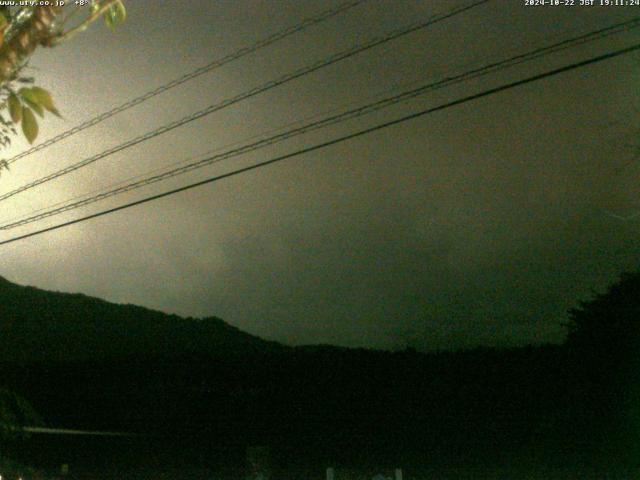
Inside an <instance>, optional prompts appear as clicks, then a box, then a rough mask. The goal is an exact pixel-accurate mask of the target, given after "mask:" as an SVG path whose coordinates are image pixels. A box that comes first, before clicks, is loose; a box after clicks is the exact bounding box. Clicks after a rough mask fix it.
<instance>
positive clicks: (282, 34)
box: [7, 0, 367, 164]
mask: <svg viewBox="0 0 640 480" xmlns="http://www.w3.org/2000/svg"><path fill="white" fill-rule="evenodd" d="M366 1H367V0H354V1H350V2H346V3H343V4H341V5H339V6H338V7H336V8H334V9H331V10H325V11H323V12H322V13H320V14H319V15H317V16H315V17H309V18H306V19H304V20H303V21H302V22H300V23H298V24H297V25H293V26H291V27H288V28H285V29H283V30H280V31H279V32H276V33H274V34H273V35H270V36H268V37H266V38H264V39H262V40H259V41H258V42H256V43H254V44H253V45H250V46H247V47H244V48H241V49H240V50H237V51H235V52H233V53H230V54H229V55H226V56H224V57H222V58H218V59H216V60H213V61H212V62H210V63H208V64H207V65H204V66H202V67H199V68H197V69H195V70H193V71H191V72H188V73H185V74H184V75H182V76H181V77H178V78H175V79H173V80H171V81H170V82H167V83H165V84H164V85H161V86H159V87H157V88H155V89H154V90H150V91H148V92H146V93H144V94H142V95H140V96H139V97H136V98H133V99H131V100H129V101H127V102H125V103H123V104H122V105H119V106H117V107H115V108H113V109H111V110H109V111H107V112H104V113H101V114H100V115H97V116H95V117H93V118H91V119H89V120H87V121H85V122H83V123H81V124H79V125H76V126H75V127H73V128H71V129H69V130H66V131H64V132H62V133H60V134H58V135H56V136H55V137H52V138H50V139H48V140H46V141H45V142H43V143H41V144H39V145H36V146H34V147H31V148H29V149H28V150H25V151H24V152H21V153H19V154H18V155H15V156H14V157H11V158H10V159H8V160H7V163H8V164H12V163H14V162H16V161H17V160H20V159H21V158H24V157H26V156H27V155H31V154H32V153H35V152H38V151H40V150H43V149H45V148H47V147H50V146H51V145H54V144H56V143H58V142H60V141H61V140H64V139H65V138H68V137H70V136H72V135H75V134H76V133H78V132H81V131H83V130H86V129H87V128H89V127H92V126H94V125H97V124H98V123H101V122H103V121H105V120H106V119H108V118H111V117H113V116H114V115H117V114H118V113H122V112H124V111H125V110H129V109H130V108H133V107H135V106H136V105H139V104H141V103H143V102H146V101H147V100H149V99H151V98H153V97H155V96H156V95H160V94H161V93H164V92H166V91H167V90H171V89H172V88H174V87H177V86H179V85H182V84H183V83H186V82H188V81H190V80H193V79H194V78H197V77H199V76H201V75H204V74H205V73H209V72H211V71H212V70H215V69H217V68H220V67H222V66H224V65H226V64H228V63H231V62H233V61H235V60H238V59H240V58H242V57H244V56H246V55H249V54H251V53H253V52H256V51H258V50H260V49H262V48H265V47H267V46H269V45H271V44H273V43H276V42H278V41H280V40H283V39H284V38H286V37H289V36H291V35H293V34H295V33H298V32H302V31H304V30H306V29H307V28H309V27H311V26H313V25H317V24H318V23H321V22H324V21H325V20H328V19H330V18H332V17H335V16H336V15H339V14H341V13H343V12H346V11H347V10H350V9H352V8H354V7H356V6H358V5H360V4H362V3H364V2H366Z"/></svg>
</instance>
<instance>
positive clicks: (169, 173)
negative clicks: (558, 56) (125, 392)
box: [0, 17, 640, 230]
mask: <svg viewBox="0 0 640 480" xmlns="http://www.w3.org/2000/svg"><path fill="white" fill-rule="evenodd" d="M638 26H640V17H638V18H635V19H633V20H629V21H626V22H621V23H617V24H614V25H611V26H608V27H605V28H602V29H600V30H596V31H592V32H589V33H586V34H581V35H578V36H576V37H573V38H570V39H566V40H563V41H560V42H557V43H554V44H552V45H549V46H546V47H540V48H537V49H534V50H532V51H529V52H526V53H522V54H519V55H515V56H513V57H510V58H507V59H504V60H500V61H498V62H493V63H490V64H488V65H484V66H482V67H479V68H475V69H472V70H470V71H467V72H464V73H461V74H458V75H455V76H450V77H446V78H444V79H442V80H439V81H436V82H432V83H428V84H425V85H421V86H419V87H418V88H414V89H411V90H408V91H404V92H401V93H399V94H396V95H393V96H391V97H387V98H384V99H381V100H378V101H375V102H372V103H369V104H367V105H364V106H360V107H358V108H355V109H351V110H347V111H345V112H342V113H339V114H337V115H332V116H329V117H326V118H323V119H320V120H317V121H314V122H311V123H308V124H306V125H303V126H301V127H298V128H295V129H292V130H289V131H286V132H283V133H279V134H276V135H273V136H271V137H268V138H264V139H261V140H259V141H256V142H253V143H249V144H246V145H242V146H240V147H238V148H235V149H231V150H228V151H226V152H223V153H220V154H216V155H214V156H211V157H208V158H205V159H201V160H198V161H195V162H191V161H190V162H189V163H187V162H181V163H182V165H181V166H179V167H175V168H173V169H171V170H166V171H163V172H162V173H159V174H156V175H152V176H147V177H146V178H142V179H140V180H136V181H133V182H130V183H128V184H122V183H121V184H120V185H119V186H118V187H117V188H114V189H111V190H108V191H106V192H101V193H97V194H95V195H91V196H89V197H87V198H83V199H82V200H78V201H73V200H72V201H71V203H67V204H65V205H63V206H60V207H57V208H50V209H48V210H46V211H44V212H42V213H36V214H32V215H27V216H22V217H21V218H20V219H16V220H14V221H9V222H8V223H5V224H4V225H0V230H8V229H11V228H16V227H19V226H23V225H27V224H30V223H34V222H36V221H39V220H42V219H44V218H48V217H51V216H54V215H58V214H61V213H64V212H68V211H71V210H75V209H77V208H80V207H84V206H87V205H90V204H92V203H95V202H98V201H101V200H105V199H107V198H110V197H113V196H116V195H120V194H123V193H126V192H129V191H132V190H136V189H138V188H141V187H144V186H147V185H151V184H153V183H157V182H160V181H164V180H166V179H168V178H172V177H175V176H178V175H182V174H184V173H187V172H190V171H192V170H196V169H199V168H203V167H205V166H208V165H211V164H213V163H217V162H220V161H222V160H226V159H229V158H232V157H237V156H240V155H244V154H246V153H249V152H253V151H255V150H257V149H259V148H263V147H266V146H269V145H273V144H275V143H279V142H281V141H284V140H287V139H290V138H292V137H295V136H298V135H302V134H305V133H308V132H310V131H313V130H317V129H319V128H323V127H326V126H329V125H334V124H337V123H341V122H344V121H346V120H350V119H353V118H356V117H360V116H363V115H366V114H369V113H372V112H374V111H377V110H380V109H383V108H386V107H389V106H391V105H394V104H397V103H399V102H402V101H405V100H408V99H411V98H415V97H417V96H420V95H423V94H424V93H426V92H428V91H433V90H437V89H440V88H444V87H448V86H451V85H454V84H457V83H461V82H463V81H468V80H471V79H474V78H477V77H480V76H483V75H487V74H490V73H495V72H497V71H500V70H503V69H505V68H509V67H512V66H514V65H518V64H521V63H523V62H527V61H531V60H534V59H537V58H541V57H543V56H546V55H550V54H552V53H556V52H558V51H561V50H565V49H567V48H572V47H575V46H576V45H582V44H585V43H587V42H591V41H594V40H599V39H601V38H604V37H607V36H609V35H611V34H613V33H620V32H622V31H625V30H629V29H631V28H637V27H638ZM185 163H187V164H186V165H185ZM34 213H35V212H34Z"/></svg>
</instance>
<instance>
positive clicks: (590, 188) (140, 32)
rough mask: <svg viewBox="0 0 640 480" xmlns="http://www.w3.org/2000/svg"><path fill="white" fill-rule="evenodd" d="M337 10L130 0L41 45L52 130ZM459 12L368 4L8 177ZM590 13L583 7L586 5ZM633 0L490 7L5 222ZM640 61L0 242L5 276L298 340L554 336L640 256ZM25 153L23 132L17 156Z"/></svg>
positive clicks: (41, 75) (447, 2)
mask: <svg viewBox="0 0 640 480" xmlns="http://www.w3.org/2000/svg"><path fill="white" fill-rule="evenodd" d="M339 3H340V2H339V1H335V2H334V1H324V0H323V1H301V0H266V1H257V0H253V1H248V0H225V1H211V0H190V1H188V2H187V1H177V0H176V1H161V2H158V1H144V0H137V1H128V2H127V7H128V10H129V18H128V20H127V22H126V24H125V25H123V26H122V28H120V29H119V30H118V31H117V32H115V33H113V32H110V31H109V30H108V29H106V28H105V27H104V25H102V24H96V25H95V26H94V27H93V28H92V29H91V30H90V31H89V32H87V33H85V34H83V35H82V36H80V37H77V38H76V39H75V40H74V41H72V42H70V43H68V44H66V45H64V46H61V47H59V48H57V49H55V50H42V51H40V52H39V53H38V54H37V55H36V56H35V57H34V59H33V61H32V63H31V65H32V66H33V70H32V74H33V75H35V76H36V78H37V82H38V84H40V85H41V86H43V87H45V88H48V89H50V90H51V91H52V92H53V93H54V95H55V99H56V102H57V104H58V106H59V108H60V110H61V111H62V113H63V115H64V117H65V118H64V120H58V119H55V118H54V117H51V118H49V119H48V120H47V121H46V122H45V123H44V124H43V125H42V129H41V133H40V137H39V139H38V141H43V140H45V139H47V138H49V137H51V136H53V135H55V134H57V133H59V132H61V131H63V130H66V129H68V128H70V127H73V126H74V125H76V124H78V123H80V122H82V121H83V120H86V119H88V118H91V117H93V116H94V115H97V114H99V113H101V112H103V111H105V110H108V109H110V108H112V107H114V106H116V105H119V104H121V103H123V102H125V101H127V100H128V99H130V98H133V97H135V96H138V95H140V94H142V93H144V92H146V91H148V90H150V89H153V88H155V87H157V86H159V85H161V84H163V83H165V82H167V81H169V80H171V79H173V78H175V77H178V76H180V75H182V74H184V73H186V72H188V71H190V70H192V69H194V68H197V67H199V66H201V65H203V64H206V63H208V62H210V61H211V60H213V59H215V58H218V57H221V56H223V55H225V54H228V53H230V52H233V51H234V50H236V49H238V48H240V47H243V46H246V45H249V44H251V43H254V42H255V41H257V40H260V39H261V38H263V37H265V36H267V35H268V34H271V33H273V32H275V31H278V30H280V29H282V28H284V27H286V26H290V25H294V24H296V23H298V22H300V21H301V20H302V19H303V18H305V17H307V16H310V15H314V14H316V13H318V12H320V11H322V10H325V9H327V8H329V7H331V6H335V5H338V4H339ZM465 3H469V1H466V2H460V1H453V0H439V1H435V0H428V1H427V0H424V1H407V0H393V1H392V0H385V1H378V0H370V1H368V2H366V3H365V4H364V5H361V6H358V7H356V8H353V9H352V10H350V11H349V12H347V13H345V14H343V15H341V16H339V17H335V18H333V19H331V20H328V21H326V22H324V23H323V24H321V25H318V26H315V27H312V28H310V29H308V30H307V31H306V32H304V33H301V34H296V35H294V36H292V37H290V38H288V39H287V40H284V41H282V42H279V43H278V44H276V45H273V46H271V47H268V48H265V49H263V50H261V51H259V52H257V53H255V54H252V55H249V56H247V57H245V58H244V59H243V60H241V61H238V62H234V63H233V64H230V65H228V66H226V67H224V68H221V69H218V70H216V71H214V72H211V73H209V74H206V75H204V76H201V77H199V78H198V79H196V80H193V81H191V82H187V83H186V84H184V85H182V86H180V87H178V88H175V89H173V90H171V91H170V92H167V93H165V94H163V95H160V96H157V97H155V98H154V99H152V100H150V101H148V102H145V103H144V104H142V105H140V106H138V107H136V108H134V109H131V110H129V111H127V112H126V113H124V114H121V115H118V116H116V117H113V118H111V119H109V120H108V121H106V122H104V123H102V124H100V125H98V126H95V127H93V128H91V129H90V130H86V131H84V132H83V133H81V134H79V135H76V136H73V137H71V138H69V139H67V140H65V141H62V142H60V143H58V144H56V145H54V146H53V147H51V148H47V149H45V150H43V151H41V152H38V153H36V154H33V155H31V156H29V157H26V158H23V159H21V160H20V161H18V162H16V163H15V164H14V165H13V166H12V170H11V172H10V173H9V174H3V175H2V178H0V191H2V192H3V191H8V190H10V189H13V188H15V187H17V186H20V185H22V184H24V183H26V182H29V181H31V180H33V179H35V178H37V177H40V176H42V175H46V174H47V173H50V172H53V171H56V170H58V169H59V168H61V167H63V166H65V165H69V164H71V163H75V162H77V161H79V160H81V159H83V158H85V157H87V156H90V155H92V154H95V153H98V152H100V151H102V150H104V149H106V148H109V147H111V146H113V145H116V144H117V143H120V142H123V141H126V140H128V139H130V138H133V137H134V136H137V135H139V134H142V133H144V132H146V131H148V130H151V129H153V128H156V127H158V126H161V125H164V124H166V123H169V122H171V121H172V120H176V119H179V118H182V117H183V116H185V115H188V114H190V113H192V112H194V111H196V110H199V109H201V108H204V107H206V106H208V105H210V104H213V103H217V102H219V101H221V100H223V99H226V98H228V97H231V96H234V95H236V94H238V93H241V92H243V91H245V90H247V89H249V88H252V87H254V86H257V85H260V84H262V83H264V82H266V81H268V80H270V79H272V78H275V77H277V76H280V75H283V74H285V73H288V72H289V71H292V70H293V69H296V68H299V67H301V66H304V65H307V64H310V63H313V62H314V61H317V60H319V59H322V58H324V57H325V56H327V55H329V54H331V53H333V52H336V51H339V50H342V49H345V48H348V47H350V46H352V45H354V44H356V43H361V42H364V41H366V40H367V39H369V38H372V37H373V36H376V35H378V34H382V33H385V32H388V31H390V30H393V29H395V28H398V27H401V26H404V25H407V24H408V23H410V22H413V21H415V20H418V19H422V18H426V17H428V16H430V15H432V14H435V13H442V12H445V11H447V10H449V9H451V8H452V7H454V6H455V5H463V4H465ZM577 3H578V2H577ZM638 12H640V8H638V7H613V6H612V7H589V8H581V7H577V6H574V7H550V6H546V7H528V6H525V5H524V1H523V0H522V1H521V0H494V1H493V2H490V3H489V4H487V5H484V6H482V7H478V8H476V9H474V10H471V11H469V12H467V13H464V14H461V15H459V16H457V17H455V18H453V19H451V20H449V21H446V22H442V23H440V24H438V25H437V26H434V27H432V28H428V29H425V30H423V31H421V32H417V33H414V34H411V35H408V36H406V37H404V38H402V39H401V40H397V41H394V42H390V43H388V44H386V45H384V46H383V47H380V48H376V49H373V50H370V51H368V52H367V53H364V54H360V55H358V56H356V57H353V58H351V59H349V60H346V61H343V62H340V63H338V64H336V65H333V66H331V67H329V68H325V69H323V70H321V71H319V72H316V73H314V74H312V75H308V76H306V77H304V78H302V79H299V80H296V81H294V82H291V83H289V84H288V85H286V86H281V87H278V88H275V89H273V90H271V91H269V92H268V93H267V94H265V95H261V96H259V97H255V98H253V99H251V100H249V101H246V102H242V103H240V104H238V105H235V106H234V107H232V108H229V109H226V110H224V111H222V112H219V113H217V114H213V115H210V116H208V117H206V118H204V119H201V120H198V121H195V122H193V123H191V124H189V125H187V126H184V127H181V128H179V129H176V130H174V131H173V132H170V133H167V134H165V135H162V136H160V137H158V138H156V139H154V140H153V141H150V142H145V143H143V144H140V145H138V146H136V147H133V148H130V149H128V150H126V151H124V152H120V153H118V154H115V155H113V156H110V157H108V158H106V159H103V160H101V161H99V162H97V163H96V164H94V165H92V166H91V167H87V168H85V169H82V170H80V171H78V172H75V173H73V174H70V175H67V176H65V177H63V178H61V179H58V180H55V181H52V182H49V183H47V184H45V185H42V186H40V187H38V188H35V189H32V190H30V191H29V192H24V193H23V194H21V195H17V196H15V197H13V198H12V199H10V200H6V201H5V202H4V205H3V208H2V211H1V214H0V219H1V220H3V221H4V220H8V219H11V218H13V217H15V216H16V215H21V214H26V213H29V212H30V211H32V210H36V209H40V208H43V207H45V206H47V205H50V204H53V203H57V202H61V201H64V200H67V199H69V198H72V197H76V196H78V195H84V194H86V193H89V192H93V191H99V190H101V189H106V188H108V187H109V186H112V185H113V184H115V183H118V182H120V181H122V180H125V179H128V178H130V177H134V176H139V175H144V174H146V173H148V172H149V171H151V170H157V169H160V168H164V167H167V166H169V165H172V164H175V163H177V162H180V161H183V160H185V159H187V158H190V157H193V156H197V155H201V154H203V153H205V152H207V151H211V150H214V149H220V148H223V149H224V147H225V146H228V145H230V144H234V143H237V142H241V143H245V142H246V141H247V139H249V138H251V137H255V136H256V135H264V134H266V133H267V132H272V131H273V130H274V129H276V128H282V127H284V126H287V125H290V124H292V122H298V121H301V120H303V119H308V118H310V117H314V116H317V115H320V114H327V113H329V112H336V111H341V110H342V109H346V108H349V107H353V106H356V105H359V104H362V103H364V102H366V101H367V99H371V98H379V97H380V95H381V94H382V93H383V92H387V93H388V92H394V93H395V92H399V91H401V90H404V89H408V88H410V87H411V86H416V85H418V84H420V83H426V82H428V81H433V80H437V79H439V78H442V77H443V76H447V75H452V74H456V73H459V72H463V71H465V70H468V69H470V68H472V67H474V66H479V65H483V64H485V63H489V62H491V61H495V60H498V59H500V58H506V57H509V56H512V55H514V54H516V53H518V52H524V51H526V50H529V49H532V48H534V47H537V46H543V45H546V44H548V43H551V42H554V41H558V40H561V39H564V38H568V37H570V36H574V35H577V34H579V33H586V32H588V31H590V30H593V29H596V28H600V27H603V26H607V25H609V24H613V23H615V22H619V21H622V20H625V19H630V18H633V17H634V16H636V15H638ZM639 39H640V35H638V32H635V31H634V32H628V33H625V34H624V35H619V36H616V37H612V38H608V39H606V40H604V41H601V42H599V43H596V44H591V45H588V46H583V47H580V48H576V49H572V50H569V51H566V52H563V53H561V54H556V55H554V56H550V57H546V58H544V59H541V60H538V61H536V62H532V63H530V64H526V65H522V66H519V67H517V68H514V69H511V70H508V71H504V72H501V73H499V74H496V75H492V76H487V77H483V78H481V79H478V80H474V81H471V82H467V83H465V84H463V85H458V86H456V87H453V88H449V89H445V90H440V91H438V92H435V93H433V94H430V95H426V96H424V97H420V98H418V99H415V100H412V101H409V102H406V103H403V104H401V105H399V106H396V107H394V108H391V109H388V110H385V111H383V112H379V113H376V114H374V115H371V116H368V117H366V118H363V119H360V120H356V121H352V122H349V123H347V124H344V125H341V126H336V127H332V128H329V129H326V130H323V131H320V132H316V133H314V134H311V135H306V136H302V137H298V138H296V139H294V140H291V141H288V142H285V143H284V144H282V145H278V146H274V147H270V148H267V149H264V150H260V151H259V152H257V153H255V154H251V155H248V156H245V157H242V158H236V159H232V160H228V161H226V162H223V163H220V164H217V165H214V166H210V167H207V168H204V169H202V170H198V171H197V172H193V173H191V174H189V175H185V176H180V177H177V178H175V179H173V180H171V181H168V182H165V183H161V184H156V185H155V186H153V187H147V188H146V189H142V190H139V191H136V192H130V193H129V194H126V195H123V196H120V197H116V198H114V199H111V200H109V201H105V202H101V203H98V204H94V205H93V206H90V207H85V208H83V209H80V210H78V211H74V212H69V213H67V214H65V215H62V216H59V217H55V218H52V219H49V220H46V221H43V222H41V223H39V224H37V225H30V226H28V227H22V228H19V229H16V230H12V231H10V232H5V233H2V234H1V235H0V239H6V238H9V237H11V236H14V235H16V234H21V233H27V232H29V231H31V230H33V229H35V228H37V227H44V226H48V225H53V224H55V223H58V222H60V221H62V220H69V219H72V218H76V217H78V216H81V215H83V214H87V213H91V212H94V211H98V210H101V209H103V208H107V207H110V206H115V205H119V204H121V203H123V202H125V201H130V200H134V199H136V198H141V197H143V196H146V195H149V194H150V193H153V192H160V191H163V190H166V189H169V188H172V187H176V186H179V185H183V184H186V183H189V182H191V181H194V180H197V179H203V178H206V177H208V176H212V175H215V174H219V173H223V172H226V171H230V170H233V169H235V168H237V167H238V166H243V165H249V164H251V163H254V162H257V161H260V160H264V159H267V158H270V157H272V156H274V155H277V154H279V153H285V152H289V151H293V150H296V149H298V148H301V147H304V146H307V145H311V144H314V143H317V142H320V141H323V140H327V139H330V138H332V137H333V136H336V135H339V134H341V133H346V132H350V131H355V130H356V129H358V128H362V127H364V126H368V125H373V124H375V123H377V122H381V121H384V120H388V119H392V118H395V117H397V116H401V115H403V114H406V113H410V112H414V111H417V110H420V109H424V108H427V107H429V106H435V105H438V104H439V103H442V102H445V101H447V100H452V99H455V98H458V97H460V96H464V95H468V94H471V93H475V92H478V91H481V90H483V89H486V88H489V87H493V86H496V85H500V84H502V83H504V82H507V81H512V80H515V79H518V78H522V77H524V76H527V75H531V74H534V73H539V72H543V71H545V70H548V69H551V68H555V67H559V66H562V65H564V64H567V63H570V62H573V61H576V60H581V59H585V58H588V57H590V56H593V55H596V54H598V53H603V52H606V51H609V50H612V49H615V48H620V47H622V46H625V45H631V44H633V43H634V42H637V41H638V40H639ZM639 61H640V56H639V55H638V54H630V55H626V56H624V57H621V58H618V59H615V60H611V61H607V62H604V63H601V64H598V65H594V66H590V67H586V68H583V69H580V70H576V71H573V72H570V73H566V74H563V75H559V76H556V77H553V78H550V79H548V80H544V81H540V82H536V83H533V84H530V85H527V86H524V87H521V88H517V89H513V90H510V91H508V92H504V93H500V94H497V95H493V96H490V97H487V98H485V99H482V100H478V101H475V102H471V103H468V104H465V105H462V106H459V107H455V108H452V109H448V110H446V111H442V112H439V113H435V114H433V115H429V116H426V117H421V118H419V119H417V120H414V121H412V122H407V123H403V124H401V125H397V126H395V127H392V128H388V129H386V130H383V131H378V132H376V133H374V134H371V135H368V136H364V137H360V138H358V139H356V140H352V141H349V142H344V143H341V144H339V145H336V146H333V147H330V148H327V149H324V150H321V151H316V152H314V153H311V154H307V155H304V156H301V157H296V158H294V159H291V160H288V161H286V162H283V163H280V164H277V165H273V166H270V167H267V168H263V169H259V170H256V171H253V172H250V173H247V174H244V175H241V176H237V177H234V178H231V179H228V180H224V181H221V182H218V183H215V184H210V185H207V186H203V187H200V188H198V189H195V190H191V191H189V192H185V193H182V194H178V195H174V196H171V197H168V198H165V199H163V200H160V201H156V202H153V203H151V204H146V205H143V206H139V207H135V208H133V209H129V210H126V211H122V212H119V213H116V214H113V215H109V216H106V217H102V218H99V219H96V220H92V221H89V222H85V223H82V224H79V225H75V226H72V227H69V228H66V229H63V230H58V231H55V232H52V233H49V234H46V235H42V236H38V237H34V238H31V239H27V240H24V241H21V242H17V243H14V244H11V245H7V246H3V247H0V249H1V250H0V258H1V266H0V275H2V276H5V277H6V278H8V279H9V280H12V281H15V282H17V283H21V284H29V285H34V286H37V287H40V288H44V289H51V290H59V291H65V292H82V293H85V294H87V295H92V296H98V297H102V298H105V299H107V300H109V301H113V302H118V303H133V304H138V305H143V306H146V307H150V308H153V309H158V310H162V311H165V312H171V313H177V314H180V315H185V316H198V317H204V316H218V317H221V318H223V319H224V320H226V321H227V322H229V323H230V324H232V325H235V326H237V327H239V328H241V329H243V330H246V331H248V332H250V333H253V334H256V335H259V336H262V337H265V338H269V339H274V340H278V341H282V342H286V343H289V344H309V343H333V344H338V345H345V346H366V347H380V348H403V347H405V346H407V345H413V346H416V347H418V348H421V349H440V348H458V347H469V346H474V345H480V344H482V345H521V344H527V343H543V342H559V341H561V340H562V332H563V330H562V328H561V327H560V323H562V322H563V321H565V319H566V314H565V313H566V311H567V309H569V308H571V307H573V306H575V305H576V304H577V302H578V301H579V300H580V299H585V298H588V297H589V296H590V295H591V292H592V290H597V291H600V290H602V289H603V288H605V287H606V285H608V284H609V283H611V282H612V281H614V280H615V279H616V277H617V275H618V274H619V273H620V272H621V271H623V270H629V269H636V268H637V266H638V252H639V251H640V235H639V233H640V217H639V218H638V219H635V220H629V221H621V220H620V219H617V218H615V216H613V215H611V214H609V213H606V212H612V213H614V214H620V215H627V214H632V213H633V212H635V211H636V210H638V211H640V187H639V183H638V177H639V175H640V166H639V162H637V161H635V160H634V155H635V152H634V147H633V145H634V143H637V142H636V138H637V127H638V124H639V123H640V122H639V121H638V120H639V117H638V116H639V113H638V110H637V108H638V106H639V105H640V104H639V103H638V92H639V90H638V85H639V80H640V78H639V76H638V73H639V69H638V65H639ZM26 147H27V145H26V143H25V142H24V141H22V140H16V141H15V143H14V146H13V147H12V148H11V149H10V150H8V151H6V152H5V156H6V157H10V156H12V155H15V154H17V153H19V152H21V151H22V150H24V149H25V148H26Z"/></svg>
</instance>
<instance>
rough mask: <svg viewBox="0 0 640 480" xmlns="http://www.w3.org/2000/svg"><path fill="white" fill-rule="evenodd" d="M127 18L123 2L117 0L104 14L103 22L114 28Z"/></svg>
mask: <svg viewBox="0 0 640 480" xmlns="http://www.w3.org/2000/svg"><path fill="white" fill-rule="evenodd" d="M126 18H127V10H126V8H125V7H124V3H122V0H118V1H117V2H115V3H114V4H113V5H112V6H111V7H109V10H107V13H105V14H104V23H106V25H107V27H109V28H110V29H111V30H115V28H116V27H117V26H118V25H120V24H121V23H122V22H124V21H125V19H126Z"/></svg>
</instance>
